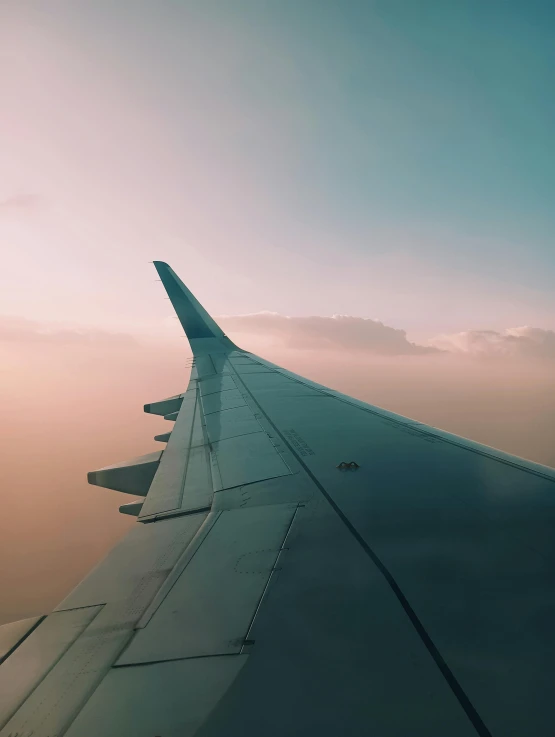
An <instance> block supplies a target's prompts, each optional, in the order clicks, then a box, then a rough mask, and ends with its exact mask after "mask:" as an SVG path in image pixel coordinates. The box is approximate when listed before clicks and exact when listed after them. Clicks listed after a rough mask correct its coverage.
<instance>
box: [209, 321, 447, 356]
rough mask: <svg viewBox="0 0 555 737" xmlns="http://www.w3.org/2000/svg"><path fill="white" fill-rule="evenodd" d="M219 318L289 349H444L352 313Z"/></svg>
mask: <svg viewBox="0 0 555 737" xmlns="http://www.w3.org/2000/svg"><path fill="white" fill-rule="evenodd" d="M218 321H219V322H220V324H221V325H222V328H223V329H224V330H225V331H227V332H230V333H235V332H236V333H254V334H258V335H262V336H264V337H270V338H273V339H277V340H278V341H279V342H281V343H282V344H283V345H285V346H287V347H289V348H301V349H302V348H305V349H310V350H338V349H343V350H350V351H362V352H366V353H373V354H378V355H384V356H400V355H414V354H424V353H438V352H439V350H440V349H439V348H438V347H436V346H423V345H418V344H416V343H411V342H410V341H409V340H407V334H406V332H405V331H404V330H399V329H397V328H392V327H389V326H388V325H384V324H383V323H382V322H379V320H372V319H370V318H366V317H353V316H352V315H333V316H332V317H318V316H312V317H287V316H286V315H280V314H278V313H277V312H257V313H253V314H250V315H226V316H224V317H220V318H218Z"/></svg>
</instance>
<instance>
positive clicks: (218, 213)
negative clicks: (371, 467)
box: [0, 0, 555, 622]
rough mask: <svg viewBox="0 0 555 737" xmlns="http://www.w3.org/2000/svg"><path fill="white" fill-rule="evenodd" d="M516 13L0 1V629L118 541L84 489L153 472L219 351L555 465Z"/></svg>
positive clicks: (379, 3)
mask: <svg viewBox="0 0 555 737" xmlns="http://www.w3.org/2000/svg"><path fill="white" fill-rule="evenodd" d="M554 25H555V9H554V6H553V4H552V3H548V2H540V1H539V0H529V1H528V2H526V3H524V2H520V0H519V1H518V2H517V1H516V0H514V1H512V0H503V1H501V0H488V1H487V2H484V0H465V2H455V1H454V0H453V1H452V2H449V1H448V0H434V1H432V0H418V2H416V0H404V1H403V0H361V1H360V2H357V1H356V0H347V1H346V2H339V0H333V1H332V0H275V1H268V2H266V1H263V0H233V2H231V1H230V0H218V1H216V0H197V1H195V2H192V1H189V2H185V1H183V2H179V1H178V0H172V1H171V2H170V1H169V0H149V2H147V1H146V0H128V1H126V0H87V2H85V1H83V0H56V1H55V2H49V3H44V2H42V1H40V0H36V1H33V2H31V1H28V0H5V1H4V2H3V3H1V5H0V134H1V135H0V248H1V252H2V267H3V268H2V269H1V270H0V392H1V397H0V403H1V406H2V408H3V413H2V415H1V416H0V433H1V434H2V441H3V449H4V452H5V459H6V460H5V461H3V483H2V487H1V489H0V495H1V498H2V504H3V509H4V511H5V514H4V516H3V519H4V524H3V525H2V530H1V534H0V546H3V548H4V549H3V550H0V559H1V560H6V559H8V556H9V559H10V560H11V562H12V564H11V565H10V566H9V567H3V568H2V570H0V591H9V592H10V596H9V597H8V598H6V599H5V600H3V601H1V603H0V622H1V621H8V620H10V619H15V618H18V617H23V616H29V615H32V614H37V613H42V612H44V611H47V610H48V609H49V608H52V607H53V606H55V605H56V604H57V602H58V601H59V600H60V599H61V598H62V597H63V596H64V594H65V593H66V592H67V591H68V589H69V588H71V587H72V586H73V585H74V584H75V583H76V582H77V581H78V580H79V579H80V578H81V577H82V576H83V575H84V574H85V573H86V572H87V571H88V570H89V569H90V567H91V566H92V565H93V564H94V563H95V562H96V561H97V560H98V558H99V557H100V556H101V555H102V554H103V553H104V552H105V551H106V550H107V549H108V548H109V547H111V546H112V545H113V543H114V541H115V540H116V539H117V538H118V537H119V536H121V535H122V534H123V533H124V532H125V530H127V529H128V527H129V525H130V524H133V521H132V520H129V519H127V518H123V517H122V515H118V513H117V506H118V505H119V504H121V503H124V502H126V501H130V498H128V497H126V498H125V499H123V500H122V499H121V496H122V495H119V494H117V493H116V492H110V491H108V490H102V489H97V488H93V487H88V486H87V484H86V473H87V471H89V470H92V469H94V468H99V467H101V466H103V465H109V464H110V463H114V462H116V461H118V460H122V459H124V458H126V457H132V456H135V455H140V454H141V453H146V452H149V451H151V450H155V449H157V448H158V449H159V448H160V446H159V445H158V444H155V443H154V441H153V440H152V436H153V435H154V434H156V433H159V432H163V431H164V430H167V423H164V421H163V420H160V419H158V418H152V417H148V416H145V415H144V414H143V413H142V405H143V404H144V403H145V402H149V401H155V400H157V399H161V398H163V397H164V396H169V395H171V394H175V393H177V392H179V391H181V390H182V389H183V387H184V384H185V382H186V381H187V370H186V369H185V363H186V357H187V348H186V342H185V341H184V340H182V338H181V329H180V326H179V323H178V322H177V321H176V320H175V319H174V318H173V317H172V314H173V313H172V311H171V307H170V304H169V302H168V301H167V300H165V299H164V292H163V289H162V286H161V284H159V283H156V274H155V271H154V268H153V267H152V266H151V265H149V263H148V262H149V261H152V260H154V259H159V260H164V261H167V262H169V263H170V264H171V265H172V267H173V268H174V269H175V270H176V272H177V273H178V274H179V275H180V276H181V277H182V278H183V280H184V281H185V282H186V283H187V284H188V286H189V287H190V288H191V289H192V291H193V292H194V293H195V295H196V296H197V297H198V298H199V300H200V301H201V302H202V303H203V304H204V305H205V307H206V308H207V309H208V310H209V311H210V312H211V313H212V314H213V315H215V316H217V317H218V319H219V321H220V323H221V325H222V327H224V329H225V330H226V332H228V333H229V335H230V336H231V337H232V338H233V339H235V340H237V342H239V343H240V344H241V345H242V346H244V347H245V348H246V349H251V350H253V351H255V352H256V351H257V352H260V353H261V354H262V355H264V356H265V357H266V358H268V359H270V360H272V361H275V362H277V363H281V364H282V365H285V366H287V367H288V368H290V369H292V370H293V371H297V372H298V373H301V374H304V375H307V376H309V377H310V378H313V379H315V380H316V381H319V382H322V383H324V384H328V385H330V386H333V387H335V388H338V389H340V390H341V391H345V392H347V393H349V394H353V395H354V396H357V397H360V398H361V399H364V400H365V401H368V402H372V403H375V404H378V405H381V406H384V407H387V408H389V409H392V410H393V411H396V412H400V413H402V414H406V415H409V416H411V417H415V418H417V419H419V420H421V421H424V422H428V423H430V424H433V425H437V426H440V427H443V428H445V429H446V430H450V431H452V432H455V433H459V434H462V435H465V436H468V437H471V438H473V439H475V440H478V441H481V442H485V443H488V444H491V445H495V446H497V447H500V448H502V449H503V450H506V451H508V452H512V453H516V454H519V455H523V456H525V457H528V458H531V459H533V460H536V461H539V462H542V463H547V464H551V465H555V447H554V445H553V441H552V438H553V437H555V399H554V398H555V290H554V289H553V284H554V283H555V208H554V207H553V201H554V199H555V146H554V134H553V131H554V130H555V87H554V85H553V69H555V45H554V44H553V29H554Z"/></svg>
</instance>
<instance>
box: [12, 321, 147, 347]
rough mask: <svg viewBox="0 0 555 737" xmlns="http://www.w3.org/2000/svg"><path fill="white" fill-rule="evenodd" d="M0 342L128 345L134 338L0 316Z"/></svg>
mask: <svg viewBox="0 0 555 737" xmlns="http://www.w3.org/2000/svg"><path fill="white" fill-rule="evenodd" d="M0 341H3V342H8V343H20V344H21V343H37V342H40V343H63V344H91V343H105V342H110V343H119V344H122V345H130V344H134V343H136V341H135V338H133V336H132V335H129V334H127V333H112V332H110V331H108V330H100V329H98V328H88V327H79V328H67V327H60V326H58V325H56V324H50V323H41V322H38V321H35V320H28V319H27V318H25V317H12V316H10V315H0Z"/></svg>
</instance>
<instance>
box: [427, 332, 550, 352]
mask: <svg viewBox="0 0 555 737" xmlns="http://www.w3.org/2000/svg"><path fill="white" fill-rule="evenodd" d="M430 342H431V343H432V345H434V346H436V348H439V349H441V350H444V351H449V352H451V353H459V354H460V353H465V354H469V355H473V356H486V357H487V356H497V357H507V358H518V357H520V358H542V359H555V332H554V331H553V330H543V329H542V328H532V327H528V326H523V327H519V328H507V329H506V330H504V331H503V332H502V333H499V332H497V331H495V330H468V331H465V332H462V333H454V334H452V335H440V336H438V337H437V338H434V339H433V340H431V341H430Z"/></svg>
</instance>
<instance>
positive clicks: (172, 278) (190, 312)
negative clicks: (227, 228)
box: [153, 261, 235, 351]
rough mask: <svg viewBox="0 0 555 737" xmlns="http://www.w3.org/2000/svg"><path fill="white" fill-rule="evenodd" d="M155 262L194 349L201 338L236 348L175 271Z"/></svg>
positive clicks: (160, 262)
mask: <svg viewBox="0 0 555 737" xmlns="http://www.w3.org/2000/svg"><path fill="white" fill-rule="evenodd" d="M153 263H154V266H155V267H156V271H157V272H158V274H159V276H160V279H161V280H162V284H163V285H164V287H165V289H166V292H167V293H168V297H169V298H170V300H171V303H172V305H173V308H174V310H175V312H176V315H177V317H178V319H179V322H180V323H181V325H182V326H183V330H184V331H185V334H186V336H187V337H188V338H189V341H190V342H191V347H192V348H193V351H194V349H195V344H196V341H197V340H198V339H199V338H200V339H202V338H211V339H216V340H218V341H220V342H221V343H223V345H224V346H225V347H226V348H235V346H234V345H233V343H232V342H231V341H230V340H229V338H227V337H226V336H225V334H224V332H223V330H222V329H221V328H220V327H219V326H218V325H217V324H216V323H215V322H214V320H213V319H212V318H211V317H210V315H209V314H208V312H206V310H205V309H204V307H203V306H202V305H201V304H200V302H199V301H198V300H197V299H195V297H194V296H193V295H192V294H191V292H190V291H189V290H188V289H187V287H186V286H185V284H183V282H182V281H181V279H180V278H179V277H178V276H177V274H176V273H175V271H174V270H173V269H172V268H171V267H170V266H168V264H166V263H164V261H153Z"/></svg>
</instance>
